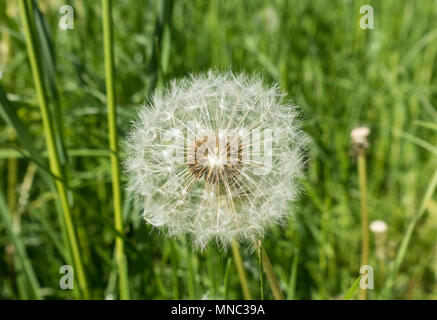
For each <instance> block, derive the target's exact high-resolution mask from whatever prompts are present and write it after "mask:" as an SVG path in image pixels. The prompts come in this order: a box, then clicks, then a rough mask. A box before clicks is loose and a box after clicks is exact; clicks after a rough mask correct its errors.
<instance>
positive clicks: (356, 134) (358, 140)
mask: <svg viewBox="0 0 437 320" xmlns="http://www.w3.org/2000/svg"><path fill="white" fill-rule="evenodd" d="M369 134H370V129H369V128H368V127H357V128H355V129H353V130H352V131H351V139H352V143H353V144H354V145H357V146H362V147H364V148H366V147H368V144H369V143H368V141H367V137H368V136H369Z"/></svg>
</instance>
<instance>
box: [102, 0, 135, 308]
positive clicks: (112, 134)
mask: <svg viewBox="0 0 437 320" xmlns="http://www.w3.org/2000/svg"><path fill="white" fill-rule="evenodd" d="M111 7H112V1H111V0H102V16H103V49H104V55H105V74H106V102H107V105H108V126H109V149H110V150H111V151H112V154H111V157H110V158H111V175H112V193H113V197H114V224H115V229H116V230H117V231H118V235H117V236H116V238H115V248H116V261H117V267H118V275H119V290H120V299H122V300H127V299H129V285H128V273H127V261H126V257H125V254H124V242H123V238H122V237H121V236H120V235H121V234H123V219H122V206H121V183H120V166H119V157H118V139H117V114H116V107H115V83H114V47H113V35H112V30H113V28H112V16H111Z"/></svg>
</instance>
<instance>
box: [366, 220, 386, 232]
mask: <svg viewBox="0 0 437 320" xmlns="http://www.w3.org/2000/svg"><path fill="white" fill-rule="evenodd" d="M369 228H370V231H372V232H373V233H375V234H380V233H385V232H387V223H385V221H382V220H375V221H372V222H371V223H370V225H369Z"/></svg>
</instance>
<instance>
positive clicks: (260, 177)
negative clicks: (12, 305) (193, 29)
mask: <svg viewBox="0 0 437 320" xmlns="http://www.w3.org/2000/svg"><path fill="white" fill-rule="evenodd" d="M284 98H285V97H284V94H283V93H281V92H280V91H279V89H278V88H277V87H276V86H267V85H266V84H265V83H263V81H262V80H261V79H260V78H259V77H257V76H249V75H245V74H238V75H234V74H232V73H224V74H222V73H219V72H214V71H210V72H208V73H205V74H200V75H192V76H191V77H189V78H185V79H182V80H179V81H172V82H171V83H170V85H169V87H168V88H167V89H165V90H164V91H163V92H159V91H156V92H155V93H154V95H153V96H152V97H151V99H150V101H149V103H148V104H147V105H146V106H144V107H143V108H142V109H141V110H140V111H139V115H138V119H137V121H136V122H134V123H133V128H132V130H131V132H130V134H129V136H128V139H127V141H126V151H127V155H128V156H127V159H126V161H125V162H124V165H125V172H126V174H127V175H128V178H129V183H128V190H129V191H130V192H132V194H133V195H135V198H136V201H137V203H138V206H139V208H140V209H141V211H142V214H143V217H144V218H145V219H146V221H148V222H149V223H150V224H152V225H153V226H157V227H162V228H163V229H164V230H165V231H167V232H168V234H169V235H170V236H179V235H182V234H189V235H190V236H191V239H192V240H193V242H194V244H195V245H196V247H198V248H204V247H205V246H206V245H207V244H208V243H209V242H211V241H215V242H217V243H218V244H219V245H222V246H223V247H227V246H228V245H229V244H230V243H231V242H232V241H234V240H235V241H249V242H253V241H254V240H256V239H260V238H262V237H263V236H264V234H265V232H266V230H267V229H268V228H269V227H271V226H273V225H275V224H282V223H284V222H285V220H286V218H287V217H288V216H289V215H291V214H292V210H291V208H290V206H289V201H292V200H295V199H296V196H297V192H298V189H299V179H300V178H302V176H303V174H302V166H303V163H304V158H303V155H304V150H305V148H306V145H307V142H308V138H307V137H306V136H305V135H304V134H303V132H302V131H301V129H300V127H299V123H298V121H297V117H298V113H297V109H296V107H295V106H294V105H291V104H289V103H287V102H285V99H284Z"/></svg>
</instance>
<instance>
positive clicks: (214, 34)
mask: <svg viewBox="0 0 437 320" xmlns="http://www.w3.org/2000/svg"><path fill="white" fill-rule="evenodd" d="M64 4H69V5H71V6H72V7H73V8H74V29H72V30H62V29H61V28H59V25H58V24H59V20H60V19H61V17H62V16H63V14H61V13H60V12H59V9H60V7H61V6H62V5H64ZM364 4H368V5H372V6H373V8H374V29H373V30H362V29H361V28H360V24H359V21H360V18H361V17H362V16H363V15H362V14H360V7H361V6H362V5H364ZM34 6H35V12H34V13H33V15H34V19H35V23H36V27H37V28H36V30H37V33H38V43H39V50H40V56H41V65H42V68H43V76H44V81H45V82H46V88H47V95H48V100H49V103H50V110H51V112H52V116H53V122H54V124H55V131H56V133H57V142H58V143H59V146H63V147H62V148H60V150H61V152H60V155H61V163H62V165H63V168H64V170H65V172H66V175H67V177H68V186H69V189H68V190H69V191H68V192H69V201H70V206H71V208H72V214H73V220H74V223H75V226H76V231H77V236H78V241H79V246H80V250H81V257H82V260H83V264H84V268H85V271H86V274H87V278H88V285H89V289H90V296H91V297H92V298H95V299H105V298H106V299H112V298H118V288H117V267H116V264H115V259H114V238H115V235H116V231H115V229H114V226H113V225H114V224H113V202H112V190H111V171H110V162H109V158H108V151H107V150H108V133H107V132H108V125H107V123H108V122H107V109H106V97H105V91H106V90H105V72H104V59H103V37H102V8H101V4H100V2H99V1H85V0H77V1H67V0H65V1H62V0H59V1H58V0H50V1H49V0H47V1H36V2H35V4H34ZM112 15H113V23H114V54H115V73H116V83H115V88H116V99H117V100H116V101H117V113H118V128H119V133H120V140H122V139H123V136H124V135H125V134H126V132H127V131H128V130H129V127H130V120H132V119H133V117H134V116H135V113H136V110H137V107H138V106H140V105H141V104H143V103H144V102H145V101H146V98H147V96H148V95H149V94H150V93H151V92H152V91H153V90H154V89H155V88H157V89H158V90H159V89H162V88H163V87H164V86H165V84H166V83H167V81H168V80H169V79H172V78H175V77H182V76H185V75H187V74H189V73H190V72H198V71H205V70H208V69H210V68H217V69H223V70H233V71H235V72H238V71H242V70H244V71H249V72H261V73H262V74H263V75H264V77H265V78H266V80H267V81H269V82H271V83H273V82H277V83H278V84H279V85H280V87H281V88H282V89H283V90H284V91H286V92H287V93H288V95H289V98H290V99H292V100H293V101H294V102H296V103H297V104H298V105H300V106H301V110H302V113H303V125H304V130H305V131H306V132H307V133H308V134H309V135H310V136H311V137H312V138H313V142H312V144H311V147H310V151H309V157H310V159H311V161H310V162H309V164H308V166H307V169H306V171H307V181H306V183H305V185H304V188H303V189H304V192H303V193H302V197H301V200H300V201H298V202H297V203H295V204H294V208H295V209H294V210H295V211H296V214H295V215H294V217H293V218H292V219H290V221H288V224H287V225H286V226H285V227H283V228H280V227H277V228H274V229H272V230H271V232H269V234H268V236H267V237H266V238H265V239H264V241H263V244H264V247H265V248H266V250H267V251H268V253H269V256H270V260H271V262H272V265H273V267H274V270H275V272H276V274H277V276H278V278H279V283H280V285H281V288H282V291H283V293H284V295H285V297H286V298H288V299H338V298H342V297H343V296H344V294H345V292H347V291H348V289H349V288H350V287H351V286H352V284H353V283H354V281H355V280H356V279H357V278H358V276H359V268H360V230H361V229H360V192H359V188H358V177H357V166H356V160H355V158H354V156H353V155H352V154H351V144H350V131H351V130H352V129H353V128H354V127H356V126H359V125H367V126H369V128H370V129H371V135H370V139H369V141H370V148H369V149H368V151H367V156H366V157H367V166H368V167H367V179H368V206H369V216H370V220H377V219H378V220H384V221H385V222H386V223H387V224H388V233H387V239H386V241H385V242H384V244H383V247H384V256H383V257H382V258H378V257H377V256H376V255H375V241H374V240H375V239H374V237H373V235H371V246H370V248H371V251H370V264H371V265H372V266H373V268H374V271H375V289H374V290H372V291H371V292H370V293H369V297H370V298H390V299H393V298H395V299H437V232H436V231H437V200H436V197H435V194H434V193H433V191H434V187H435V185H434V186H433V185H432V181H431V180H432V177H433V175H434V172H435V171H436V168H437V166H436V164H437V147H436V144H437V130H436V129H437V107H436V104H437V66H436V63H435V62H436V53H437V1H433V0H422V1H415V0H405V1H398V0H385V1H371V0H366V1H357V0H336V1H326V0H311V1H304V0H295V1H287V0H273V1H261V0H241V1H230V0H227V1H219V0H209V1H203V0H174V1H164V0H163V1H160V0H149V1H138V0H119V1H113V10H112ZM0 32H1V38H0V71H1V78H0V83H1V86H2V87H1V90H0V98H1V99H0V103H1V104H0V109H1V113H0V178H1V179H0V210H1V211H2V217H3V219H0V298H1V299H19V298H32V297H33V296H32V293H31V290H30V288H29V283H28V281H27V280H26V275H25V274H24V272H23V268H22V265H21V263H20V262H19V261H21V260H20V257H19V253H17V250H16V247H15V245H14V242H13V239H12V238H13V237H12V236H11V230H12V229H13V232H14V234H15V240H16V241H19V243H21V245H20V246H21V248H24V249H25V253H26V256H27V261H28V263H29V265H30V268H31V269H33V271H34V274H35V275H36V278H37V281H38V286H39V289H38V290H39V292H40V294H41V297H43V298H47V299H53V298H55V299H63V298H75V297H77V296H75V290H73V291H69V290H61V289H60V288H59V279H60V277H61V276H62V274H60V273H59V268H60V266H62V265H64V264H67V260H68V257H66V252H67V251H68V250H67V249H66V244H65V241H63V239H62V232H61V226H60V223H59V217H58V213H57V212H58V211H57V206H56V202H55V199H56V196H57V195H56V192H54V191H53V189H51V188H50V187H49V186H48V184H47V183H46V182H47V180H50V179H51V178H52V177H51V176H50V175H48V176H47V170H46V168H47V163H46V162H47V161H46V160H47V159H46V156H47V152H46V140H45V139H44V134H43V130H42V121H41V113H40V109H39V107H38V103H37V100H36V93H35V89H34V88H35V87H34V82H33V78H32V73H31V69H30V65H29V57H28V54H27V51H26V42H25V38H24V34H23V24H22V21H21V20H20V15H19V8H18V1H12V0H7V1H1V2H0ZM8 110H9V111H8ZM10 110H14V112H15V113H16V115H17V118H16V120H17V119H18V120H17V121H19V122H17V121H15V122H14V124H13V125H11V124H10V123H7V120H6V118H7V113H8V112H10ZM23 139H27V141H28V142H30V143H28V144H27V145H26V144H23ZM29 144H30V145H31V146H33V147H34V148H35V149H36V153H37V156H36V154H35V150H34V152H33V153H32V152H30V150H29V147H28V145H29ZM62 150H63V151H64V152H62ZM121 156H122V158H123V154H122V155H121ZM44 173H45V177H44ZM424 199H425V200H426V201H424ZM421 206H423V208H422V209H423V210H422V211H421V210H420V208H421ZM421 212H423V214H422V215H419V214H420V213H421ZM6 215H7V216H8V217H9V218H10V220H11V223H12V225H8V224H7V223H6V222H5V221H6V218H5V217H6ZM418 215H419V216H418ZM414 217H417V219H416V218H414ZM123 219H124V227H125V232H126V236H125V238H124V239H125V251H126V255H127V261H128V274H129V285H130V294H131V298H133V299H177V298H179V299H181V298H182V299H186V298H189V299H200V298H208V299H215V298H230V299H234V298H242V293H241V289H240V284H239V281H238V277H237V275H236V269H235V265H234V263H233V261H232V255H231V254H230V252H229V251H228V252H223V251H221V250H219V249H218V248H216V247H214V246H211V247H209V248H208V249H207V250H206V251H205V252H201V253H199V252H193V250H192V248H191V246H190V244H189V241H187V240H186V239H180V240H179V239H178V240H170V239H168V238H167V237H166V236H165V234H160V233H159V232H158V231H156V230H152V228H151V227H150V226H149V225H147V224H146V223H145V222H144V221H143V220H141V219H140V217H139V212H138V211H137V210H135V208H134V206H133V204H132V201H131V200H130V197H129V194H124V195H123ZM414 219H416V220H417V221H416V220H414ZM411 221H413V222H417V223H413V226H412V227H413V229H412V236H411V241H409V243H408V247H407V248H406V252H405V253H406V254H405V258H404V259H402V261H401V263H400V265H399V270H395V269H396V268H394V262H395V259H396V257H397V256H398V253H399V248H400V246H401V243H402V241H405V239H406V237H408V233H407V229H408V226H409V225H411ZM11 228H12V229H11ZM242 253H243V258H244V266H245V268H246V271H247V274H248V278H249V285H250V290H251V293H252V296H253V297H254V298H259V297H260V281H259V273H258V271H259V266H258V256H257V253H256V252H251V251H248V250H243V251H242ZM398 257H399V256H398ZM17 261H18V263H17ZM390 277H393V285H392V286H387V279H389V278H390ZM384 288H385V289H384ZM264 297H265V298H269V299H270V298H272V294H271V292H270V289H269V287H268V285H267V284H266V280H265V279H264ZM354 297H356V294H354Z"/></svg>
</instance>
